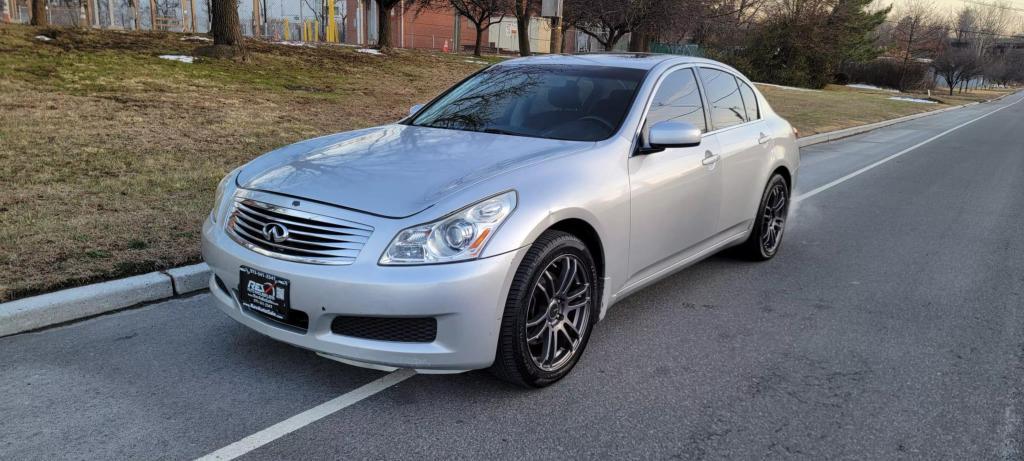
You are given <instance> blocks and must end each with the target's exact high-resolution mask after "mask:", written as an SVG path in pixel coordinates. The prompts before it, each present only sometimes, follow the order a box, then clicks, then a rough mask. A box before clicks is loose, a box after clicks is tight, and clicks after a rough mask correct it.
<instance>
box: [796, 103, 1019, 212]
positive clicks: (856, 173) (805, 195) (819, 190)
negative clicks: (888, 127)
mask: <svg viewBox="0 0 1024 461" xmlns="http://www.w3.org/2000/svg"><path fill="white" fill-rule="evenodd" d="M1021 101H1024V98H1020V99H1018V100H1016V101H1014V102H1012V103H1010V104H1007V105H1005V106H1003V107H1000V108H998V109H996V110H993V111H992V112H989V113H987V114H985V115H982V116H980V117H977V118H974V119H971V120H969V121H967V122H964V123H961V124H959V125H957V126H954V127H953V128H950V129H948V130H946V131H943V132H942V133H939V134H937V135H935V136H932V137H930V138H928V139H925V140H924V141H921V142H919V143H917V144H914V145H913V146H910V147H908V148H906V149H903V150H901V151H899V152H897V153H895V154H892V155H890V156H888V157H886V158H883V159H881V160H879V161H877V162H875V163H872V164H870V165H868V166H866V167H864V168H861V169H859V170H857V171H854V172H853V173H850V174H848V175H846V176H843V177H841V178H839V179H836V180H835V181H832V182H830V183H828V184H825V185H823V186H819V187H817V188H815V189H813V190H810V191H808V192H806V193H803V194H800V195H798V196H796V197H795V198H793V203H798V202H800V201H802V200H806V199H809V198H811V197H814V196H815V195H818V194H820V193H822V192H824V191H826V190H829V189H831V188H833V187H835V186H838V185H839V184H842V183H844V182H846V181H849V180H850V179H853V178H854V177H857V176H859V175H860V174H862V173H864V172H866V171H868V170H871V169H873V168H875V167H877V166H881V165H882V164H884V163H886V162H888V161H890V160H893V159H895V158H897V157H899V156H901V155H903V154H906V153H907V152H910V151H912V150H914V149H917V148H918V147H921V146H923V145H925V144H928V143H930V142H932V141H934V140H936V139H939V138H941V137H943V136H945V135H947V134H950V133H952V132H954V131H956V130H959V129H960V128H963V127H965V126H967V125H970V124H972V123H974V122H977V121H978V120H981V119H983V118H985V117H988V116H989V115H992V114H994V113H996V112H999V111H1001V110H1003V109H1006V108H1009V107H1011V106H1013V105H1015V104H1017V103H1019V102H1021Z"/></svg>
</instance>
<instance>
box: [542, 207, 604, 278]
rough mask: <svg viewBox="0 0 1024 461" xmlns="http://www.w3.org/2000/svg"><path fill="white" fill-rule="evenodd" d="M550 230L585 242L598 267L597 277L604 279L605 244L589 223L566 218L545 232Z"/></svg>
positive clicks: (579, 219)
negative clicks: (570, 235)
mask: <svg viewBox="0 0 1024 461" xmlns="http://www.w3.org/2000/svg"><path fill="white" fill-rule="evenodd" d="M549 230H557V231H562V232H565V233H568V234H572V235H574V236H576V237H577V238H579V239H580V240H582V241H583V243H584V244H585V245H586V246H587V250H589V251H590V255H591V257H593V258H594V264H595V265H597V277H598V279H602V278H604V276H605V254H604V244H603V243H602V242H601V235H600V234H599V233H598V232H597V229H595V228H594V226H592V225H591V224H590V223H589V222H587V221H586V220H584V219H581V218H564V219H562V220H560V221H557V222H555V223H554V224H552V225H550V226H548V228H547V229H545V230H544V232H547V231H549Z"/></svg>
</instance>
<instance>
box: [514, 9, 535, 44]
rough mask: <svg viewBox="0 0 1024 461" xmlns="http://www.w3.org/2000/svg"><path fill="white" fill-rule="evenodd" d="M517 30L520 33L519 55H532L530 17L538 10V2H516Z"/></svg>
mask: <svg viewBox="0 0 1024 461" xmlns="http://www.w3.org/2000/svg"><path fill="white" fill-rule="evenodd" d="M514 6H515V9H514V13H515V15H516V30H517V31H518V32H519V55H520V56H529V55H530V54H532V53H530V17H532V16H533V12H534V10H535V9H536V8H537V0H515V5H514Z"/></svg>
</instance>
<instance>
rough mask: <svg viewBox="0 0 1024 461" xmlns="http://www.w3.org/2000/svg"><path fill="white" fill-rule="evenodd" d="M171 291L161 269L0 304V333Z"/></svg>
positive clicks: (65, 319) (82, 315)
mask: <svg viewBox="0 0 1024 461" xmlns="http://www.w3.org/2000/svg"><path fill="white" fill-rule="evenodd" d="M173 295H174V289H173V287H172V286H171V279H170V278H169V277H168V276H167V275H165V274H162V273H160V272H152V273H149V274H145V275H138V276H135V277H128V278H126V279H120V280H114V281H111V282H103V283H97V284H94V285H86V286H84V287H78V288H71V289H67V290H61V291H57V292H54V293H47V294H45V295H39V296H33V297H31V298H25V299H19V300H17V301H12V302H9V303H3V304H0V337H2V336H8V335H13V334H16V333H21V332H25V331H31V330H36V329H39V328H43V327H47V326H50V325H57V324H60V323H64V322H70V321H72V320H77V319H81V318H86V317H92V316H94V315H99V314H102V313H105V312H110V311H113V310H117V309H122V308H125V307H128V306H134V305H136V304H141V303H145V302H149V301H156V300H158V299H163V298H168V297H170V296H173Z"/></svg>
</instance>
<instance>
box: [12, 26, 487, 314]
mask: <svg viewBox="0 0 1024 461" xmlns="http://www.w3.org/2000/svg"><path fill="white" fill-rule="evenodd" d="M39 32H40V31H39V30H38V29H30V28H28V27H20V26H5V27H4V28H2V29H0V301H3V300H8V299H11V298H15V297H20V296H25V295H29V294H33V293H38V292H42V291H49V290H53V289H57V288H62V287H66V286H74V285H80V284H84V283H88V282H92V281H96V280H103V279H110V278H116V277H121V276H127V275H131V274H137V273H142V272H147V271H152V270H156V269H164V268H168V267H173V266H177V265H182V264H187V263H194V262H198V261H199V258H200V256H199V246H198V241H199V230H200V227H201V223H202V220H203V219H204V218H205V216H206V214H207V213H208V211H209V207H210V205H211V203H210V202H211V200H212V198H211V197H212V191H213V189H214V187H215V186H216V184H217V181H218V180H219V179H220V178H221V177H222V176H223V175H224V174H225V173H226V172H227V171H229V170H230V169H231V168H233V167H234V166H237V165H239V164H241V163H244V162H245V161H247V160H249V159H251V158H253V157H255V156H257V155H259V154H260V153H263V152H266V151H268V150H271V149H273V148H275V147H278V146H282V145H285V144H288V143H291V142H295V141H298V140H301V139H305V138H310V137H313V136H318V135H322V134H325V133H331V132H337V131H344V130H350V129H354V128H360V127H365V126H369V125H373V124H379V123H382V122H386V121H389V120H396V119H398V118H400V117H401V116H403V115H404V114H405V113H406V111H407V110H408V107H409V106H411V105H412V104H414V103H416V102H422V101H423V99H424V98H426V97H428V95H432V94H436V93H438V92H439V91H441V90H443V89H444V88H445V87H447V86H448V85H450V84H452V83H454V82H455V81H457V80H459V79H461V78H462V77H464V76H465V75H466V74H468V73H470V72H471V71H474V70H476V69H479V68H480V65H478V64H472V63H466V62H464V58H461V57H450V56H445V55H441V54H430V53H399V54H397V55H394V56H388V57H380V56H372V55H368V54H363V53H357V52H355V51H354V50H352V49H349V48H340V47H330V48H327V49H314V48H300V47H286V46H274V45H267V44H256V43H254V44H252V46H251V48H252V51H253V52H252V60H251V62H249V63H238V62H232V61H198V62H197V63H195V64H191V65H190V64H183V63H178V62H173V61H168V60H164V59H159V58H157V55H159V54H178V53H180V54H189V53H191V51H192V49H193V48H194V47H195V46H197V45H196V44H192V43H188V42H182V41H181V40H180V37H181V35H178V34H142V35H138V34H123V33H116V32H98V31H88V32H87V31H70V30H55V32H57V33H56V34H53V33H52V32H54V31H51V32H47V33H49V34H51V35H56V40H55V41H53V42H40V41H37V40H34V39H33V38H32V37H34V36H35V35H36V34H38V33H39Z"/></svg>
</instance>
